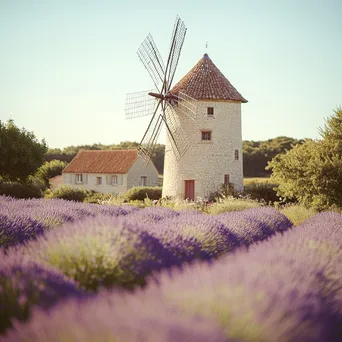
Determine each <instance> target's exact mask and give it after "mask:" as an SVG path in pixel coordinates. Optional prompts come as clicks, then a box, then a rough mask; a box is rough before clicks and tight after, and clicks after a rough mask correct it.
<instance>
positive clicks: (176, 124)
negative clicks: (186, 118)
mask: <svg viewBox="0 0 342 342" xmlns="http://www.w3.org/2000/svg"><path fill="white" fill-rule="evenodd" d="M165 112H166V115H165V116H164V118H165V123H166V126H167V127H168V128H169V129H168V134H169V138H170V141H171V146H172V149H173V152H174V154H175V156H176V160H179V159H181V158H182V157H183V156H184V154H185V153H186V151H187V150H188V149H189V147H190V143H189V140H188V138H187V136H186V133H185V131H184V130H183V128H182V125H181V124H180V121H179V117H178V116H177V115H175V112H174V109H173V108H172V107H171V106H170V105H169V104H167V105H166V108H165Z"/></svg>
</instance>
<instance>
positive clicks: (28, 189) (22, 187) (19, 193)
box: [0, 181, 43, 198]
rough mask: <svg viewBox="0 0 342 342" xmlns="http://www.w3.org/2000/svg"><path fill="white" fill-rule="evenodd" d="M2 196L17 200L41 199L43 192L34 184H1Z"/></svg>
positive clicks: (0, 193) (0, 192)
mask: <svg viewBox="0 0 342 342" xmlns="http://www.w3.org/2000/svg"><path fill="white" fill-rule="evenodd" d="M0 195H3V196H11V197H15V198H41V197H43V193H42V191H41V190H40V189H39V187H38V186H35V185H34V184H21V183H17V182H8V183H5V182H1V181H0Z"/></svg>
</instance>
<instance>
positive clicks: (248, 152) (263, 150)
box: [242, 137, 303, 177]
mask: <svg viewBox="0 0 342 342" xmlns="http://www.w3.org/2000/svg"><path fill="white" fill-rule="evenodd" d="M302 142H303V140H297V139H293V138H289V137H277V138H274V139H268V140H266V141H248V140H246V141H243V144H242V149H243V172H244V176H245V177H265V176H266V177H267V176H269V175H270V173H271V172H270V171H267V170H265V167H266V166H267V163H268V162H269V161H271V160H272V158H274V157H275V156H276V155H277V154H283V153H285V152H286V151H288V150H291V149H292V147H293V146H295V145H297V144H299V143H302Z"/></svg>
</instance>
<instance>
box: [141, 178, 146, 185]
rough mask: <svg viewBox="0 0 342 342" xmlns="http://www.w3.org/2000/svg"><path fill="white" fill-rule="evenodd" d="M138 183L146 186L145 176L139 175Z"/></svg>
mask: <svg viewBox="0 0 342 342" xmlns="http://www.w3.org/2000/svg"><path fill="white" fill-rule="evenodd" d="M140 185H141V186H146V185H147V177H146V176H141V177H140Z"/></svg>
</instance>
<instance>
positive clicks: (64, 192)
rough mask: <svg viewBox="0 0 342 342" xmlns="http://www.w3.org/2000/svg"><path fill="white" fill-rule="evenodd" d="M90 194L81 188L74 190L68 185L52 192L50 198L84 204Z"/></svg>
mask: <svg viewBox="0 0 342 342" xmlns="http://www.w3.org/2000/svg"><path fill="white" fill-rule="evenodd" d="M88 195H89V193H88V192H87V191H86V190H84V189H81V188H74V187H71V186H68V185H62V186H59V187H58V188H57V189H55V190H54V191H51V194H50V196H49V197H50V198H62V199H65V200H68V201H75V202H83V201H84V200H85V198H86V197H87V196H88Z"/></svg>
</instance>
